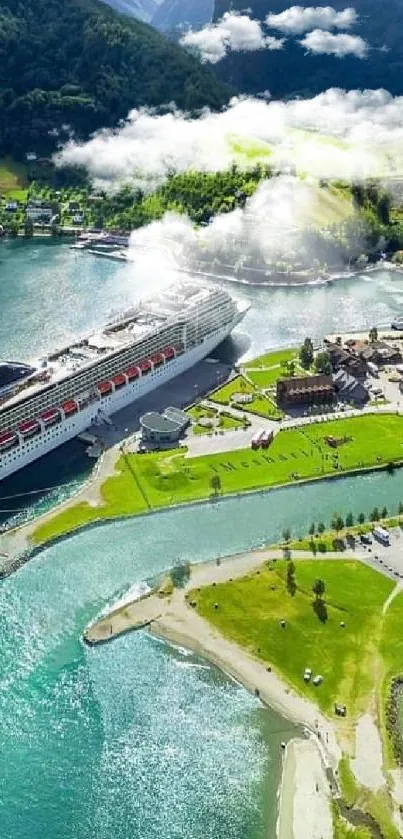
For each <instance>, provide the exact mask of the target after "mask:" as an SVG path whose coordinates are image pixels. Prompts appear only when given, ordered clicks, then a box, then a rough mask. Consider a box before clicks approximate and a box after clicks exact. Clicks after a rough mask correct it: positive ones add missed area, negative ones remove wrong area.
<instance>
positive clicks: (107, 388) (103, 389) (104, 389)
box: [97, 382, 112, 396]
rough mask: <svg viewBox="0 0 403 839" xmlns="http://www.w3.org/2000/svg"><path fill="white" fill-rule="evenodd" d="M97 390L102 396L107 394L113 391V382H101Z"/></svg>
mask: <svg viewBox="0 0 403 839" xmlns="http://www.w3.org/2000/svg"><path fill="white" fill-rule="evenodd" d="M97 390H98V393H100V394H101V396H106V394H107V393H111V391H112V382H99V384H97Z"/></svg>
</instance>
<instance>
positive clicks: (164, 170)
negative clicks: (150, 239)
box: [57, 89, 403, 190]
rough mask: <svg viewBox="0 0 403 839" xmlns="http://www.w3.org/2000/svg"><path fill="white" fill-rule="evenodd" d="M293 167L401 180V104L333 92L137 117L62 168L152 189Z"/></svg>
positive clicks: (370, 94)
mask: <svg viewBox="0 0 403 839" xmlns="http://www.w3.org/2000/svg"><path fill="white" fill-rule="evenodd" d="M259 159H261V160H263V161H266V162H267V163H270V164H272V165H273V166H275V167H277V168H279V169H283V168H285V167H286V166H288V165H289V164H292V165H294V166H295V167H296V169H297V171H298V172H299V173H300V174H304V175H307V174H309V175H312V176H314V177H340V178H359V177H367V176H370V177H371V176H372V177H376V176H384V175H385V176H391V175H393V174H398V175H400V176H402V175H403V97H395V98H394V97H392V96H391V95H390V94H389V93H387V92H386V91H384V90H375V91H349V92H345V91H342V90H335V89H333V90H328V91H326V92H325V93H321V94H319V95H318V96H315V97H314V98H312V99H301V100H291V101H289V102H279V101H274V100H272V101H268V102H267V101H264V100H262V99H252V98H244V99H234V100H232V101H231V103H230V105H229V107H228V108H227V109H226V110H225V111H222V112H220V113H211V112H210V111H207V110H206V111H205V112H204V113H203V114H202V115H201V116H200V117H199V118H195V119H193V118H190V117H189V116H188V115H187V114H184V113H181V112H179V111H173V112H171V113H168V114H163V115H158V114H155V113H154V112H152V111H149V110H146V109H144V110H134V111H132V112H131V113H130V114H129V116H128V119H127V121H126V122H125V123H124V124H123V125H122V126H119V128H117V129H115V130H103V131H100V132H98V133H97V134H95V135H94V137H93V138H92V139H90V140H89V141H88V142H86V143H82V144H75V143H73V142H70V143H68V144H67V145H66V146H65V147H64V149H63V150H62V151H61V152H60V153H59V155H58V157H57V160H58V161H59V163H70V164H77V165H83V166H85V167H86V168H87V170H88V172H89V174H90V176H91V178H92V179H93V180H94V182H95V184H96V185H97V186H98V185H102V186H103V187H105V188H116V187H117V186H119V184H121V183H123V182H131V183H133V184H135V185H138V186H140V187H141V188H142V189H145V190H150V189H153V188H155V186H157V185H158V184H160V183H162V182H163V181H164V180H165V178H166V177H167V175H168V174H169V172H170V171H172V170H175V171H178V172H184V171H187V170H189V169H198V170H201V171H218V170H221V169H224V168H226V167H228V166H229V165H230V164H231V163H233V162H238V163H240V164H241V165H244V166H248V165H254V164H255V163H256V161H257V160H259Z"/></svg>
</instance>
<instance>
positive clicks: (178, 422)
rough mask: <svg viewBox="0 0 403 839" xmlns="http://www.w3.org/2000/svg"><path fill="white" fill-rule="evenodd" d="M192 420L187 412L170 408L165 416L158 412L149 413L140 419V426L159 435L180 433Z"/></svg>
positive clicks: (165, 412) (166, 410)
mask: <svg viewBox="0 0 403 839" xmlns="http://www.w3.org/2000/svg"><path fill="white" fill-rule="evenodd" d="M189 422H190V419H189V416H188V414H186V413H185V411H181V410H180V408H175V407H173V406H170V407H168V408H166V409H165V411H164V413H163V414H158V413H157V412H156V411H149V412H148V413H147V414H144V415H143V416H142V417H141V418H140V425H141V427H142V428H146V429H147V430H148V431H154V432H155V433H158V434H170V433H172V432H174V431H176V432H180V431H182V429H184V428H186V426H187V425H189Z"/></svg>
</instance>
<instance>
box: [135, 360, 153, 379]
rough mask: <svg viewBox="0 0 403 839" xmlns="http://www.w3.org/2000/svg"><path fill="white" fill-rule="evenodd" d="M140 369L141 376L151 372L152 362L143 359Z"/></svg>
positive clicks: (139, 365) (140, 362)
mask: <svg viewBox="0 0 403 839" xmlns="http://www.w3.org/2000/svg"><path fill="white" fill-rule="evenodd" d="M138 367H139V368H140V371H141V375H142V376H144V374H146V373H149V372H150V370H151V361H150V360H149V359H148V358H143V360H142V361H139V363H138Z"/></svg>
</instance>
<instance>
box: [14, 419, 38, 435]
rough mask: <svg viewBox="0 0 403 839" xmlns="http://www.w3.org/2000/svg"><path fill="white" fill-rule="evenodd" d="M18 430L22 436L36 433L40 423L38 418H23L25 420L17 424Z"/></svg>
mask: <svg viewBox="0 0 403 839" xmlns="http://www.w3.org/2000/svg"><path fill="white" fill-rule="evenodd" d="M18 431H19V432H20V434H22V436H23V437H31V436H32V434H36V432H37V431H40V425H39V422H38V420H33V419H29V420H25V422H20V424H19V426H18Z"/></svg>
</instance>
